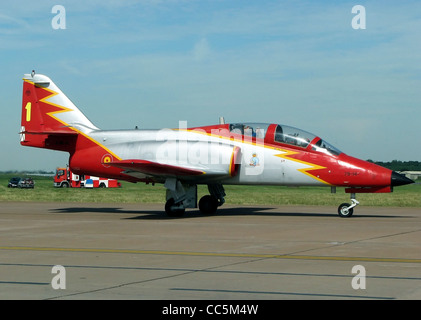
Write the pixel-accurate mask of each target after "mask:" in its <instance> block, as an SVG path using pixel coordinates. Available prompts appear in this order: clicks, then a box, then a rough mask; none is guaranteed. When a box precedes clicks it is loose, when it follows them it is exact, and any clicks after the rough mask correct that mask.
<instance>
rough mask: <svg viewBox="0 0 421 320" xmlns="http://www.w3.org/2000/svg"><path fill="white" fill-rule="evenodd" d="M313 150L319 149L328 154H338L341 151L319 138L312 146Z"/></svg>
mask: <svg viewBox="0 0 421 320" xmlns="http://www.w3.org/2000/svg"><path fill="white" fill-rule="evenodd" d="M313 150H316V151H320V152H323V153H326V154H330V155H336V156H338V155H340V154H341V153H342V151H340V150H339V149H337V148H335V147H334V146H332V145H331V144H330V143H327V142H326V141H324V140H322V139H320V140H319V141H317V143H316V144H315V145H314V146H313Z"/></svg>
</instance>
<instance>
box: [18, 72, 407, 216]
mask: <svg viewBox="0 0 421 320" xmlns="http://www.w3.org/2000/svg"><path fill="white" fill-rule="evenodd" d="M23 81H24V82H23V96H22V118H21V130H20V143H21V145H23V146H30V147H37V148H46V149H51V150H58V151H64V152H68V153H69V156H70V157H69V166H70V168H71V170H72V171H73V172H74V173H76V174H89V175H93V176H101V177H107V178H114V179H120V180H126V181H130V182H145V183H163V184H164V186H165V188H166V190H167V191H166V204H165V211H166V213H167V214H168V215H169V216H175V217H178V216H182V215H183V214H184V212H185V209H186V208H197V205H198V206H199V210H200V211H201V212H202V213H203V214H214V213H215V212H216V211H217V208H218V207H219V206H221V205H222V204H223V203H224V202H225V196H226V194H225V191H224V187H223V186H224V185H279V186H328V187H331V190H332V192H336V187H344V188H345V191H346V192H347V193H350V195H351V197H350V198H351V203H342V204H341V205H339V207H338V214H339V216H340V217H350V216H352V214H353V211H354V207H355V206H357V205H358V204H359V202H358V201H357V200H356V197H355V194H356V193H385V192H392V191H393V187H395V186H400V185H405V184H409V183H413V181H412V180H410V179H408V178H406V177H405V176H404V175H401V174H398V173H397V172H394V171H392V170H389V169H386V168H383V167H380V166H378V165H376V164H373V163H369V162H366V161H363V160H359V159H357V158H354V157H351V156H349V155H347V154H345V153H344V152H342V151H340V150H339V149H337V148H335V147H334V146H332V145H331V144H329V143H328V142H327V141H325V140H324V139H322V138H320V137H318V136H317V135H314V134H311V133H309V132H306V131H304V130H301V129H298V128H295V127H291V126H288V125H282V124H277V123H241V122H237V123H225V121H224V119H223V118H220V121H219V123H218V124H215V125H209V126H202V127H192V128H187V125H186V124H185V123H184V122H181V125H180V126H179V128H176V129H160V130H144V129H142V130H140V129H137V128H136V129H133V130H101V129H99V128H98V127H96V126H95V125H94V124H93V123H92V122H91V121H90V120H89V119H88V118H87V117H86V116H85V115H84V114H83V113H82V112H81V111H80V110H79V109H78V108H77V107H76V106H75V105H74V104H73V103H72V102H71V101H70V99H69V98H68V97H67V96H66V95H65V94H64V93H63V92H62V91H61V90H60V89H59V88H58V87H57V86H56V84H55V83H54V82H53V81H52V80H51V79H50V78H49V77H47V76H45V75H41V74H36V73H35V72H34V71H32V73H31V74H25V75H24V77H23ZM200 184H203V185H207V186H208V190H209V194H208V195H205V196H203V197H202V198H201V199H200V200H199V202H198V201H197V200H198V199H197V185H200Z"/></svg>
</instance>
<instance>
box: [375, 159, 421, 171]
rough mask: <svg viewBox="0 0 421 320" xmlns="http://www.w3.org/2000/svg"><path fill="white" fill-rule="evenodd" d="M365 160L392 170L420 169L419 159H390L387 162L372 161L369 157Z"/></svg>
mask: <svg viewBox="0 0 421 320" xmlns="http://www.w3.org/2000/svg"><path fill="white" fill-rule="evenodd" d="M367 161H368V162H372V163H375V164H378V165H379V166H382V167H385V168H388V169H390V170H394V171H421V162H420V161H400V160H392V161H389V162H383V161H373V160H371V159H369V160H367Z"/></svg>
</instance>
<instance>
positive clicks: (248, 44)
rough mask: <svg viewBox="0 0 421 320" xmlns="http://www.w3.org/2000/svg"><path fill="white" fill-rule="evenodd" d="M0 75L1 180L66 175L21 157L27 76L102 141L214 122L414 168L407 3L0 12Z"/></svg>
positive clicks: (414, 101) (176, 1) (418, 45)
mask: <svg viewBox="0 0 421 320" xmlns="http://www.w3.org/2000/svg"><path fill="white" fill-rule="evenodd" d="M55 5H61V6H62V7H61V8H63V9H64V11H63V10H61V11H57V10H55V11H54V10H53V8H54V6H55ZM356 5H360V6H362V7H363V9H364V10H365V15H364V14H363V11H361V10H359V11H354V13H353V12H352V8H353V7H354V6H356ZM59 17H60V18H61V19H59ZM353 23H354V24H353ZM363 23H364V24H365V29H361V28H357V27H362V26H363ZM58 27H61V28H58ZM62 27H65V29H64V28H62ZM0 61H1V73H0V81H1V86H0V96H1V100H0V101H1V102H0V148H1V149H0V150H1V158H0V159H1V160H0V170H46V171H52V170H54V169H55V168H56V167H58V166H64V165H65V164H67V163H68V154H67V153H62V152H58V151H50V150H46V149H36V148H28V147H23V146H20V144H19V134H18V133H19V129H20V113H21V105H22V77H23V74H25V73H30V72H31V71H32V70H35V71H36V72H37V73H41V74H45V75H47V76H49V77H50V78H51V79H52V80H53V81H54V82H55V83H56V85H58V86H59V87H60V88H61V90H62V91H63V92H64V93H65V94H66V95H67V96H68V97H69V98H70V99H71V100H72V101H73V102H74V103H75V105H76V106H78V107H79V109H81V111H82V112H83V113H85V115H86V116H87V117H88V118H89V119H90V120H91V121H92V122H93V123H94V124H95V125H96V126H97V127H99V128H101V129H131V128H134V127H135V126H138V127H139V128H145V129H160V128H177V127H178V125H179V121H187V125H188V126H189V127H193V126H202V125H211V124H217V123H218V119H219V117H220V116H223V117H224V118H225V121H226V122H267V123H280V124H286V125H290V126H294V127H298V128H301V129H303V130H306V131H309V132H311V133H313V134H315V135H318V136H320V137H322V138H323V139H324V140H326V141H328V142H329V143H331V144H333V145H334V146H335V147H337V148H339V149H340V150H342V151H343V152H345V153H347V154H349V155H352V156H355V157H358V158H361V159H364V160H366V159H372V160H375V161H391V160H402V161H409V160H416V161H421V148H420V147H421V134H420V127H421V2H420V1H418V0H413V1H409V0H408V1H405V0H404V1H382V0H378V1H356V0H355V1H317V0H313V1H310V0H308V1H300V0H290V1H280V0H278V1H275V0H271V1H269V0H254V1H251V0H139V1H134V0H133V1H131V0H127V1H118V0H101V1H100V0H93V1H82V0H73V1H64V0H61V1H58V0H54V1H48V0H44V1H27V0H20V1H14V2H13V1H2V2H1V4H0Z"/></svg>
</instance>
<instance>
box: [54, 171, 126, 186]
mask: <svg viewBox="0 0 421 320" xmlns="http://www.w3.org/2000/svg"><path fill="white" fill-rule="evenodd" d="M54 187H56V188H118V187H121V183H120V182H118V181H117V180H115V179H107V178H100V177H94V176H90V175H87V174H85V175H78V174H74V173H73V172H72V171H71V170H70V169H69V167H66V168H57V170H56V175H55V176H54Z"/></svg>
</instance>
